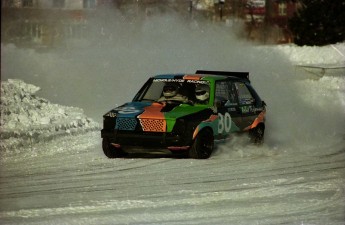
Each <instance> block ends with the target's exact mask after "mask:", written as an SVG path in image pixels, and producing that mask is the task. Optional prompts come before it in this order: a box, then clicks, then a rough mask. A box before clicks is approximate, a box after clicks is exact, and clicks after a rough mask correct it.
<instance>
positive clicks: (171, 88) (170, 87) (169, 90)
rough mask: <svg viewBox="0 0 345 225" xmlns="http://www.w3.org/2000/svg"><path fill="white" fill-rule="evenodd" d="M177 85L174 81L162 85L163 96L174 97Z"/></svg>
mask: <svg viewBox="0 0 345 225" xmlns="http://www.w3.org/2000/svg"><path fill="white" fill-rule="evenodd" d="M177 89H178V86H177V85H176V84H174V83H172V84H166V85H165V86H164V87H163V96H164V97H167V98H171V97H174V96H175V95H176V94H177Z"/></svg>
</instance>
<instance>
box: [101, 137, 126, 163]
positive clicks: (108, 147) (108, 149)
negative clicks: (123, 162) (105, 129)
mask: <svg viewBox="0 0 345 225" xmlns="http://www.w3.org/2000/svg"><path fill="white" fill-rule="evenodd" d="M102 148H103V152H104V154H105V155H106V156H107V157H108V158H119V157H123V156H124V155H125V153H124V152H123V151H122V149H121V148H116V147H115V146H113V145H112V144H111V143H110V142H109V140H108V139H106V138H103V141H102Z"/></svg>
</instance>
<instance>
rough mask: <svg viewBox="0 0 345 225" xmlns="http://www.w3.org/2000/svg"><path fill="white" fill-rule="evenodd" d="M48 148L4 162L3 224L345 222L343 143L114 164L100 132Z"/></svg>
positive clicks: (225, 147)
mask: <svg viewBox="0 0 345 225" xmlns="http://www.w3.org/2000/svg"><path fill="white" fill-rule="evenodd" d="M235 141H236V140H235ZM85 142H87V143H89V144H85ZM42 145H45V146H33V148H32V151H35V147H37V148H38V149H41V150H42V151H44V149H45V148H46V149H47V152H37V154H35V155H34V156H32V155H31V156H30V155H28V156H27V157H25V158H21V157H20V158H16V157H12V156H10V155H8V156H6V160H4V161H3V162H2V163H3V165H2V167H1V168H2V171H1V185H0V199H1V212H0V223H1V224H266V225H267V224H320V225H321V224H323V225H324V224H332V225H334V224H335V225H337V224H339V225H343V224H344V221H345V207H344V196H345V187H344V183H345V148H344V140H341V141H338V142H335V143H334V144H332V145H329V146H326V148H317V147H316V148H315V147H314V148H311V149H310V150H308V152H304V153H303V154H299V155H296V152H295V151H292V150H289V151H284V149H283V150H274V149H270V148H269V147H268V146H263V147H260V148H258V149H256V150H257V151H256V152H255V151H254V149H251V147H250V146H249V147H248V151H249V153H247V154H243V153H241V151H243V152H245V151H246V149H245V148H242V149H238V148H237V149H232V148H231V147H232V146H231V144H222V145H221V146H220V148H219V149H220V150H219V151H218V152H216V153H215V154H214V155H213V157H212V158H211V159H209V160H192V159H175V158H170V157H160V158H154V157H151V158H125V159H114V160H111V159H107V158H105V157H104V156H103V154H102V152H101V150H100V149H101V148H100V138H99V133H98V132H95V133H89V134H84V135H79V136H70V137H69V139H68V141H66V138H65V139H62V138H58V139H57V140H54V141H53V142H51V143H46V144H42ZM54 146H59V148H60V149H62V150H61V151H60V152H59V151H54V152H53V151H50V150H48V149H54ZM81 146H85V147H81ZM44 147H45V148H44Z"/></svg>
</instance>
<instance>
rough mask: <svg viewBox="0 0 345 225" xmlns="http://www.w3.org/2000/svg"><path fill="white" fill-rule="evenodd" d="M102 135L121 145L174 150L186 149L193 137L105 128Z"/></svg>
mask: <svg viewBox="0 0 345 225" xmlns="http://www.w3.org/2000/svg"><path fill="white" fill-rule="evenodd" d="M101 137H102V138H106V139H108V140H109V142H110V143H113V144H117V145H120V146H128V147H140V148H167V149H169V150H172V151H178V150H186V149H188V148H189V146H190V145H191V139H189V140H188V138H186V137H184V136H181V135H178V134H174V133H162V132H132V131H119V130H114V131H109V130H105V129H103V130H102V131H101Z"/></svg>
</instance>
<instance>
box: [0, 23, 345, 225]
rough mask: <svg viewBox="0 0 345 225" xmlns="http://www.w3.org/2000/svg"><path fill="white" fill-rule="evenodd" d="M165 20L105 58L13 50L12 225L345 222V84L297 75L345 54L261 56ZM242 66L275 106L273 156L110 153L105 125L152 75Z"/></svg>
mask: <svg viewBox="0 0 345 225" xmlns="http://www.w3.org/2000/svg"><path fill="white" fill-rule="evenodd" d="M163 22H167V21H163ZM163 22H162V21H158V22H157V21H156V22H152V23H149V24H144V25H143V27H142V30H139V31H135V32H138V33H140V34H141V35H139V36H140V38H138V37H137V36H138V35H137V36H135V37H131V38H130V40H127V39H126V38H124V39H122V36H121V35H123V37H130V35H129V34H128V33H126V30H125V34H120V37H119V40H117V41H115V42H114V43H113V46H112V47H113V48H108V47H105V48H104V47H102V46H97V47H95V48H94V49H92V51H91V50H90V49H85V48H82V49H73V51H72V50H70V51H67V52H65V51H64V50H61V49H60V50H56V51H51V52H50V51H48V52H35V51H34V50H32V49H20V48H17V47H15V46H14V45H4V44H2V45H1V58H2V60H1V70H2V71H1V73H2V81H1V144H0V146H1V152H0V154H1V174H0V223H1V224H236V225H237V224H239V225H241V224H243V225H248V224H249V225H254V224H255V225H257V224H262V225H270V224H272V225H275V224H294V225H295V224H296V225H297V224H298V225H302V224H304V225H327V224H328V225H344V223H345V186H344V184H345V130H344V127H345V113H344V112H345V76H344V73H342V72H340V74H339V73H338V74H337V76H328V75H323V76H317V77H316V79H310V78H309V76H307V75H306V74H305V71H303V69H302V70H296V67H295V66H296V65H310V64H313V65H315V64H319V65H332V66H333V65H337V66H339V67H342V65H344V62H345V58H344V49H345V44H344V43H339V44H337V45H332V46H324V47H297V46H294V45H279V46H255V45H254V46H252V45H250V44H249V43H243V42H239V41H235V40H234V39H233V37H228V36H227V35H226V32H224V31H223V27H222V28H221V29H219V30H218V28H216V30H214V29H213V28H210V27H206V28H205V27H203V28H198V29H196V28H194V30H193V31H191V32H189V33H184V32H185V31H186V30H185V28H180V27H175V25H174V23H173V22H172V24H171V23H168V24H169V26H167V27H166V26H162V24H164V23H163ZM170 22H171V21H170ZM157 27H160V28H161V29H157ZM153 28H155V29H157V30H158V32H154V33H153V34H152V35H153V36H150V34H151V32H152V31H153V30H154V29H153ZM172 28H176V29H173V30H174V31H175V33H172V34H171V33H169V35H171V36H169V35H168V34H167V31H169V30H171V29H172ZM181 29H182V30H181ZM129 30H131V29H130V28H129ZM215 31H217V32H218V33H220V34H221V35H215V37H214V38H213V39H210V37H213V36H212V35H214V34H215V33H216V32H215ZM181 33H183V34H184V35H181ZM126 35H127V36H126ZM199 35H200V36H199ZM150 37H154V38H155V40H157V41H156V42H153V41H152V40H151V39H150ZM177 37H179V38H177ZM195 37H199V38H198V39H195ZM163 40H167V43H165V41H163ZM169 41H171V42H169ZM229 41H232V42H229ZM186 42H187V43H186ZM130 43H131V45H129V44H130ZM225 43H229V45H228V46H225V45H224V44H225ZM124 44H125V45H124ZM123 46H126V47H123ZM129 46H131V47H130V48H129ZM200 46H205V47H204V48H202V47H200ZM186 49H189V50H188V51H187V50H186ZM86 51H87V52H88V55H85V52H86ZM167 52H168V53H167ZM206 52H207V54H205V53H206ZM71 60H72V61H71ZM229 68H230V69H233V70H247V71H250V74H251V75H250V76H251V80H252V83H253V85H254V87H255V88H256V89H257V90H258V92H259V93H260V95H261V97H262V98H263V99H264V100H265V102H266V103H267V104H268V113H267V125H266V134H265V135H266V136H265V144H264V145H263V146H261V147H258V146H252V145H250V144H248V143H247V140H246V138H244V137H237V136H236V137H233V138H232V139H230V140H228V141H227V142H225V143H220V144H219V145H218V148H217V149H216V151H215V152H214V154H213V155H212V157H211V158H210V159H208V160H193V159H176V158H173V157H172V156H170V155H140V156H133V157H128V158H120V159H108V158H106V157H105V156H104V155H103V152H102V148H101V138H100V129H101V118H102V115H103V114H104V113H105V112H106V111H107V110H109V109H111V108H112V107H115V106H116V105H119V104H121V103H123V102H124V101H128V100H130V99H131V98H132V96H134V93H135V91H136V90H137V89H138V88H140V86H141V85H142V83H143V82H144V81H145V80H146V79H147V78H148V76H150V75H153V74H156V73H157V74H158V73H165V72H167V73H169V72H181V71H183V72H193V71H194V70H196V69H219V70H229ZM138 71H139V72H140V73H139V72H138ZM65 105H68V106H65ZM95 121H96V122H95Z"/></svg>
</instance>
